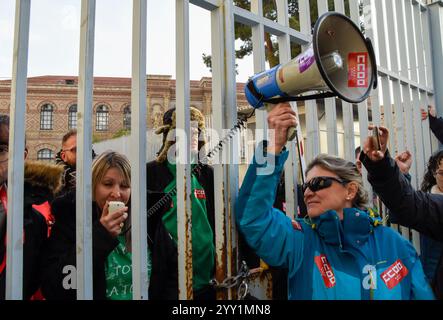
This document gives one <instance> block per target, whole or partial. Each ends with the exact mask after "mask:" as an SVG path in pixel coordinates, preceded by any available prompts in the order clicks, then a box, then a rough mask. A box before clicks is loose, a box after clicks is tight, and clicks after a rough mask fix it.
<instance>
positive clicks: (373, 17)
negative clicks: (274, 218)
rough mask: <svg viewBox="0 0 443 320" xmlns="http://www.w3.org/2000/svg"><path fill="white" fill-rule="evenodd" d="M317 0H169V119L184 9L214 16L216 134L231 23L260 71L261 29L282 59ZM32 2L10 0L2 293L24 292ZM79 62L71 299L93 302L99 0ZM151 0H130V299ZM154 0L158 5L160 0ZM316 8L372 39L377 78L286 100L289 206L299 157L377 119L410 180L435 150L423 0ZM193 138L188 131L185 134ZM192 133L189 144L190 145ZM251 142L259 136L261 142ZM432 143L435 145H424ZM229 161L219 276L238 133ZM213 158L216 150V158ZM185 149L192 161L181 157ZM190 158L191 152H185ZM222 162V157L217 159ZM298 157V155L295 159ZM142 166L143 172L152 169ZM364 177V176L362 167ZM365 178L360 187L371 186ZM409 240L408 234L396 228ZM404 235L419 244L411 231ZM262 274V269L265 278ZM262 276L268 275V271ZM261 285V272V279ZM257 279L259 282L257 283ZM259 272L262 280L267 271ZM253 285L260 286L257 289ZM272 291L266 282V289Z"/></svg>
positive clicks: (183, 48) (186, 175)
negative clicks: (172, 5) (241, 1)
mask: <svg viewBox="0 0 443 320" xmlns="http://www.w3.org/2000/svg"><path fill="white" fill-rule="evenodd" d="M288 1H289V2H291V3H294V2H296V3H297V5H298V15H299V26H300V27H299V29H294V28H292V27H291V26H290V24H289V15H288ZM314 1H315V0H311V1H309V0H299V1H295V0H273V2H274V3H275V10H276V13H277V19H276V20H275V21H273V20H270V19H268V18H266V17H265V16H264V12H263V5H264V2H266V1H265V0H251V1H250V2H249V6H248V8H246V9H245V8H240V7H237V6H235V5H234V1H232V0H176V57H177V60H176V68H177V70H176V75H177V79H176V105H177V106H184V108H180V107H178V108H177V128H178V129H182V130H184V131H185V132H186V133H189V132H190V114H189V106H190V85H189V83H190V72H189V64H190V63H189V46H190V44H189V23H190V21H189V7H190V5H195V6H199V7H201V8H203V9H206V10H208V11H210V14H211V35H212V38H211V44H212V52H211V54H212V74H213V78H212V110H213V112H212V119H211V123H212V129H214V130H215V131H217V132H219V133H220V134H219V136H220V137H222V134H221V132H222V130H223V129H226V128H231V127H234V126H235V125H236V124H237V112H238V107H237V95H236V92H237V90H236V88H237V83H236V74H235V65H236V60H235V31H234V30H235V23H236V22H237V23H241V24H243V25H247V26H250V27H251V29H252V44H253V63H254V71H255V72H260V71H262V70H264V69H265V68H266V59H265V47H264V34H265V32H267V33H269V34H271V35H273V36H275V37H276V38H277V41H278V48H279V60H280V62H281V63H283V62H286V61H289V60H290V59H291V58H292V57H291V46H292V45H294V44H295V45H300V46H301V47H302V49H303V48H305V47H306V46H307V45H308V44H309V43H310V41H311V27H312V23H313V22H315V21H311V12H310V11H311V5H312V4H313V3H314ZM30 2H31V1H30V0H17V2H16V3H17V5H16V20H15V33H14V57H13V59H14V64H13V65H14V69H13V80H12V90H11V135H10V138H11V139H10V146H11V147H10V151H9V154H10V156H9V177H8V181H9V188H8V199H10V201H9V203H8V212H10V213H11V214H10V215H8V225H7V227H8V250H7V252H8V253H7V261H8V265H7V275H8V277H7V298H8V299H21V297H22V278H21V270H22V262H23V261H22V253H23V250H22V249H23V248H22V244H21V235H22V226H23V215H22V211H23V207H22V204H23V201H22V200H23V183H22V182H23V175H24V173H23V154H22V152H21V150H23V149H24V134H25V114H26V108H25V106H26V79H27V61H28V38H29V20H30ZM81 3H82V16H81V45H80V63H79V65H80V70H79V90H78V115H79V117H78V119H79V120H78V145H79V148H78V157H79V159H80V160H79V165H78V172H79V173H78V175H77V177H78V181H77V252H78V255H77V287H78V289H77V297H78V299H92V272H91V270H92V257H91V256H92V243H91V239H92V234H91V232H92V230H91V206H90V203H91V156H90V153H89V152H88V151H89V150H90V147H91V145H92V141H91V136H92V134H91V133H92V87H93V57H94V27H95V0H82V2H81ZM146 4H147V0H133V30H132V39H133V47H132V52H133V53H132V63H133V67H132V103H131V104H132V106H133V115H132V117H131V121H132V128H133V129H132V135H131V138H130V139H131V142H130V144H131V146H133V149H132V150H131V153H130V155H131V157H130V160H131V164H132V172H133V175H132V176H133V179H132V186H131V187H132V190H133V194H132V197H131V198H132V212H133V214H132V225H133V228H132V232H133V234H132V239H133V240H132V245H133V288H134V292H133V298H134V299H146V298H148V295H147V288H148V277H147V273H146V272H145V271H144V270H146V261H147V259H146V254H147V244H146V241H143V239H146V215H145V213H146V210H145V208H146V184H145V181H146V174H147V173H146V169H145V162H146V154H145V149H146V143H149V139H148V141H147V139H146V134H145V133H146V121H145V119H146V117H147V116H149V114H147V111H146V95H147V92H146V67H145V66H146V59H147V57H146V46H149V42H148V43H146V33H147V32H148V34H149V32H150V30H147V24H146V11H147V6H146ZM158 5H161V2H159V4H158ZM316 5H317V8H318V12H317V13H315V14H314V16H319V15H321V14H322V13H324V12H326V11H328V10H334V11H338V12H341V13H345V14H348V15H349V16H350V18H351V19H352V20H353V21H354V22H355V23H357V24H359V25H361V26H362V27H363V28H364V29H365V33H366V35H367V36H369V37H370V38H371V39H372V40H373V43H374V46H375V48H376V51H377V57H378V63H379V77H380V86H379V89H378V90H375V91H373V93H372V96H371V97H370V99H369V100H368V101H366V102H364V103H361V104H359V105H352V104H349V103H347V102H344V101H339V100H337V99H334V98H328V99H325V100H324V101H323V100H322V101H320V100H318V101H307V102H305V103H304V104H301V103H299V104H298V105H297V104H296V103H293V104H292V106H293V108H294V109H295V110H296V111H297V113H298V116H299V119H300V122H301V126H300V129H301V131H300V133H302V134H303V137H304V144H305V145H306V148H305V150H306V152H305V154H304V158H302V159H299V158H298V156H297V152H296V145H295V143H294V142H293V143H291V144H290V145H289V150H290V156H289V161H287V163H286V167H285V169H286V171H285V172H286V175H285V182H286V202H287V204H286V207H287V212H290V213H295V212H296V208H297V203H296V191H295V190H296V188H295V186H296V184H297V181H298V172H299V170H300V163H301V164H302V167H303V168H304V167H305V166H304V163H305V162H309V161H310V160H311V159H313V158H314V157H315V156H316V155H317V154H319V153H320V152H327V153H329V154H335V155H340V156H342V157H344V158H346V159H348V160H352V161H354V160H355V155H354V149H355V147H356V146H357V145H359V144H360V142H361V141H363V140H364V139H365V138H366V137H367V135H368V133H367V127H368V124H369V123H370V122H373V123H375V124H376V125H380V124H383V125H385V126H386V127H388V128H389V129H390V132H391V133H392V136H393V138H392V139H391V142H390V146H389V149H390V150H391V154H395V153H396V152H401V151H403V150H405V149H408V150H410V151H411V152H412V153H413V155H414V163H413V166H412V168H411V174H412V183H413V185H414V186H415V187H418V185H419V183H420V182H421V180H422V178H423V173H424V168H425V163H426V161H427V159H428V158H429V156H430V154H431V151H432V150H433V149H434V148H435V141H434V144H432V143H431V136H430V133H429V126H428V123H427V122H422V121H421V119H420V111H419V109H420V107H425V106H427V105H428V104H429V103H433V101H434V91H433V90H434V89H433V81H432V79H433V74H432V69H433V68H432V61H431V45H430V37H429V34H430V30H429V21H428V20H429V13H428V7H427V6H426V5H425V4H424V3H422V1H417V0H393V1H392V0H363V1H359V0H349V1H344V0H334V1H328V0H316ZM256 128H258V129H266V113H265V112H260V111H258V112H257V114H256ZM187 136H188V137H190V135H189V134H188V135H187ZM189 142H190V141H189V139H188V141H187V143H188V145H189ZM257 142H258V141H257ZM432 145H434V148H433V147H432ZM225 148H226V152H227V154H228V158H229V161H228V163H222V161H216V164H214V181H215V184H214V194H215V212H216V224H215V226H216V227H215V235H216V253H217V258H216V278H217V280H218V281H219V282H222V281H223V280H224V279H225V278H226V277H230V276H235V275H236V274H237V272H238V267H239V261H237V256H238V244H237V242H238V240H237V233H236V228H235V219H234V215H235V212H234V202H235V199H236V197H237V194H238V190H239V184H240V181H239V167H238V163H239V162H240V161H239V159H238V157H239V154H240V152H239V148H240V144H239V141H238V139H232V141H231V143H229V144H227V145H226V147H225ZM217 156H219V157H221V155H217ZM185 157H188V158H189V154H187V155H186V156H185ZM187 160H189V159H187ZM219 160H221V159H219ZM299 160H300V161H299ZM185 163H187V164H182V163H178V164H177V195H178V196H177V201H178V203H177V207H178V239H179V241H178V251H179V259H178V261H179V291H180V295H179V297H180V299H191V298H192V242H191V241H192V239H191V223H192V221H191V208H190V206H191V204H190V201H188V200H187V199H190V198H189V196H190V194H189V193H190V190H191V186H190V181H191V180H190V173H191V168H190V165H189V163H190V161H186V162H185ZM148 174H149V173H148ZM365 177H366V173H365ZM367 186H368V185H367ZM401 231H402V234H403V235H404V236H406V237H408V238H409V231H408V230H406V229H404V228H402V230H401ZM412 240H413V243H414V245H415V246H416V248H417V249H419V241H418V234H417V233H416V232H412ZM264 278H266V277H261V279H264ZM266 279H267V278H266ZM258 281H259V282H258V283H260V280H258ZM263 281H264V280H263ZM266 281H267V280H266ZM253 287H256V288H257V289H256V290H255V291H254V292H256V295H258V296H260V297H263V298H266V297H267V298H270V294H269V292H267V291H266V290H267V288H268V287H267V285H264V284H263V285H262V286H260V285H258V284H257V283H256V284H255V285H254V286H253ZM259 291H261V292H262V293H258V292H259ZM268 291H269V290H268ZM235 296H236V292H235V291H234V290H232V289H231V290H228V291H226V292H221V293H220V294H219V295H218V297H219V298H227V299H232V298H235Z"/></svg>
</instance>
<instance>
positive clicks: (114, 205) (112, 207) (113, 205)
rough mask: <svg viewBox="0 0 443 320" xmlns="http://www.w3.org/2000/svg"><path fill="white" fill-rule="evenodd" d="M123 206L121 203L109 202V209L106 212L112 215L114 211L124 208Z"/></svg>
mask: <svg viewBox="0 0 443 320" xmlns="http://www.w3.org/2000/svg"><path fill="white" fill-rule="evenodd" d="M124 207H125V204H124V203H123V202H121V201H109V208H108V212H109V213H114V212H115V211H117V210H119V209H121V208H124Z"/></svg>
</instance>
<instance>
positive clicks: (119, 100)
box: [0, 75, 248, 160]
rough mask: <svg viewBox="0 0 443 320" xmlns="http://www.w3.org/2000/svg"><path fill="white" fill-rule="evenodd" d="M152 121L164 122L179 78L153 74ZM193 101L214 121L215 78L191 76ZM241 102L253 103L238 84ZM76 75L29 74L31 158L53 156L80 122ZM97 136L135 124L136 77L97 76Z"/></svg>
mask: <svg viewBox="0 0 443 320" xmlns="http://www.w3.org/2000/svg"><path fill="white" fill-rule="evenodd" d="M147 86H148V96H147V106H148V108H149V109H148V115H150V118H149V119H147V127H148V128H155V127H157V126H158V125H159V124H160V123H161V116H162V114H163V112H164V111H166V110H167V109H169V108H171V107H174V106H175V80H173V79H171V76H164V75H148V77H147ZM190 87H191V95H190V97H191V98H190V99H191V106H194V107H196V108H198V109H199V110H201V111H202V112H203V114H204V115H205V116H206V117H207V121H206V123H207V126H208V127H211V125H210V124H211V121H210V115H211V100H212V83H211V78H202V79H201V80H200V81H191V85H190ZM10 91H11V81H10V80H5V81H0V113H9V107H10ZM237 99H238V105H239V106H241V107H240V108H242V109H243V108H248V103H247V101H246V100H245V98H244V96H243V85H242V84H239V85H238V86H237ZM76 112H77V77H73V76H41V77H32V78H28V93H27V105H26V138H27V146H28V149H29V158H30V159H42V160H45V159H53V158H54V156H55V154H56V153H57V152H58V151H59V150H60V147H61V138H62V136H63V135H64V133H66V132H67V131H68V130H69V129H70V128H75V127H76V122H77V115H76ZM93 113H94V116H93V141H94V142H96V141H101V140H106V139H110V138H113V137H115V136H118V135H119V134H122V133H123V132H124V131H125V130H127V129H129V128H130V117H131V79H130V78H110V77H96V78H94V103H93Z"/></svg>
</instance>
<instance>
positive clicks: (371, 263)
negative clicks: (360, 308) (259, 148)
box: [236, 151, 434, 300]
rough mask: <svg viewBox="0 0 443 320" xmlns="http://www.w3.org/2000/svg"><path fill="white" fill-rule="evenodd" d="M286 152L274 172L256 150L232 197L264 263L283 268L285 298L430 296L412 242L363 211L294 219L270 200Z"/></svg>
mask: <svg viewBox="0 0 443 320" xmlns="http://www.w3.org/2000/svg"><path fill="white" fill-rule="evenodd" d="M287 157H288V152H287V151H284V152H282V154H280V155H278V156H276V159H275V170H274V171H273V173H272V174H268V175H260V174H257V172H259V171H260V170H263V168H264V167H266V163H265V164H262V165H260V164H257V163H256V160H255V158H254V160H253V163H252V164H251V165H250V167H249V169H248V172H247V173H246V176H245V179H244V182H243V185H242V187H241V189H240V193H239V196H238V200H237V203H236V220H237V225H238V228H239V230H240V231H241V232H242V233H243V235H244V237H245V238H246V240H247V242H248V243H249V245H250V246H251V247H252V248H253V249H254V250H255V251H256V253H257V254H258V255H259V256H260V257H261V258H262V259H263V260H264V261H265V262H267V263H268V264H270V265H272V266H283V267H286V268H288V270H289V273H288V282H289V283H288V289H289V299H301V300H310V299H316V300H317V299H320V300H326V299H327V300H329V299H347V300H360V299H363V300H366V299H386V300H401V299H434V295H433V293H432V290H431V288H430V287H429V285H428V283H427V281H426V278H425V275H424V273H423V269H422V266H421V263H420V259H419V257H418V255H417V253H416V251H415V250H414V248H413V246H412V245H411V244H410V243H409V242H408V241H406V240H405V239H403V238H402V237H401V236H400V235H399V234H398V233H396V232H395V231H393V230H392V229H390V228H387V227H383V226H377V225H378V224H379V221H378V222H377V220H376V219H374V218H372V217H371V216H369V214H368V213H367V212H365V211H361V210H358V209H355V208H350V209H345V210H344V212H343V216H344V219H343V221H340V220H339V217H338V215H337V213H336V212H335V211H328V212H326V213H324V214H323V215H321V216H320V217H318V218H316V219H313V220H312V222H305V221H303V220H292V221H291V219H290V218H288V217H286V216H285V215H284V214H283V213H282V212H281V211H279V210H277V209H274V208H273V207H272V204H273V202H274V198H275V191H274V190H276V186H277V183H278V181H279V177H280V175H281V171H282V169H283V165H284V163H285V161H286V159H287Z"/></svg>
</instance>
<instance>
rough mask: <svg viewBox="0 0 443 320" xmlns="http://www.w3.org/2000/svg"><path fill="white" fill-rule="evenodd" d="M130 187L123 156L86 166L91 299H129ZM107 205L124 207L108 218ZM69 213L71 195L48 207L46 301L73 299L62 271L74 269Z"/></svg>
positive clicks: (107, 154) (105, 157)
mask: <svg viewBox="0 0 443 320" xmlns="http://www.w3.org/2000/svg"><path fill="white" fill-rule="evenodd" d="M130 186H131V167H130V164H129V161H128V159H127V158H126V157H125V156H124V155H122V154H119V153H117V152H113V151H107V152H104V153H103V154H101V155H100V156H99V157H98V158H96V159H95V161H94V162H93V165H92V191H93V192H92V198H93V204H92V223H93V227H92V230H93V231H92V233H93V235H92V238H93V239H92V240H93V241H92V242H93V243H92V245H93V273H94V274H93V281H94V283H93V290H94V299H111V300H129V299H132V259H131V238H130V235H131V233H130V218H129V215H130V210H129V207H128V206H129V203H130V202H129V201H130V196H131V189H130ZM110 201H121V202H123V203H124V204H125V206H124V207H122V208H120V209H118V210H116V211H115V212H113V213H109V211H108V209H109V202H110ZM75 208H76V203H75V190H74V191H73V192H70V193H68V194H66V195H64V196H63V197H60V198H57V199H56V200H55V201H54V203H53V211H54V216H55V221H56V222H55V224H54V227H53V230H52V234H51V237H50V239H49V241H48V246H47V248H46V259H45V267H44V279H43V288H42V289H43V290H42V291H43V294H44V296H45V297H46V298H47V299H75V298H76V290H75V287H74V286H73V285H72V279H70V278H69V276H71V278H72V275H70V274H67V271H66V270H69V269H66V267H67V266H75V265H76V263H75V261H76V251H75ZM148 256H149V255H148ZM148 264H149V263H148ZM74 277H75V275H74ZM70 280H71V281H70Z"/></svg>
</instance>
